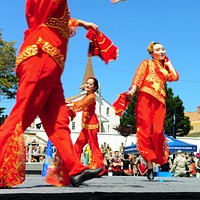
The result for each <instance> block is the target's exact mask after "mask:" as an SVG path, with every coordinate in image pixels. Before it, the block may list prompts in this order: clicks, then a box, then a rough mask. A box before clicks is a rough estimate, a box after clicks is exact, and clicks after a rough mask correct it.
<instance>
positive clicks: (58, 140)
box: [0, 0, 87, 187]
mask: <svg viewBox="0 0 200 200" xmlns="http://www.w3.org/2000/svg"><path fill="white" fill-rule="evenodd" d="M26 18H27V23H28V30H26V31H25V37H24V42H23V44H22V46H21V48H20V51H19V54H18V57H17V59H16V74H17V76H18V77H19V79H20V81H19V87H18V91H17V95H16V103H15V105H14V107H13V109H12V111H11V113H10V115H9V117H8V118H7V119H6V121H5V123H4V124H3V125H2V126H1V127H0V147H1V148H0V155H1V156H0V187H10V186H14V185H18V184H21V183H22V182H23V181H24V180H25V165H26V148H25V144H24V139H23V132H24V131H25V130H26V128H27V127H28V126H29V125H30V124H31V122H32V121H33V120H34V119H35V118H36V116H39V117H40V119H41V121H42V124H43V126H44V128H45V131H46V133H47V135H48V137H49V138H50V140H51V142H52V143H53V144H54V145H55V147H56V149H57V151H58V153H59V155H60V156H61V157H62V160H63V163H64V167H65V170H66V172H67V175H68V180H67V181H65V183H66V184H70V181H69V176H73V175H76V174H79V173H81V172H82V171H83V170H85V169H86V168H87V167H86V166H83V165H82V164H81V162H80V160H79V159H78V158H77V157H76V156H74V155H75V151H74V147H73V144H72V141H71V137H70V129H69V127H68V124H69V116H68V114H66V113H68V108H67V107H66V105H65V98H64V92H63V88H62V84H61V74H62V71H63V68H64V64H65V59H66V52H67V43H68V39H69V37H70V36H71V35H73V33H74V31H75V28H76V27H77V26H78V22H77V20H76V19H71V18H70V12H69V9H68V6H67V2H66V0H48V1H47V0H26Z"/></svg>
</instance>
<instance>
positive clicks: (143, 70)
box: [132, 60, 148, 88]
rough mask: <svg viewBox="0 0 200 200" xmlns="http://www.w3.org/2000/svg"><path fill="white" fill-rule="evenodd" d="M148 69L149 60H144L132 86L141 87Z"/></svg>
mask: <svg viewBox="0 0 200 200" xmlns="http://www.w3.org/2000/svg"><path fill="white" fill-rule="evenodd" d="M147 67H148V60H144V61H142V62H141V63H140V65H139V67H138V68H137V70H136V73H135V76H134V78H133V80H132V85H136V86H137V87H138V88H140V87H141V85H142V83H143V81H144V79H145V77H146V71H147Z"/></svg>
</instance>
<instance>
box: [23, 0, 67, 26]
mask: <svg viewBox="0 0 200 200" xmlns="http://www.w3.org/2000/svg"><path fill="white" fill-rule="evenodd" d="M63 2H66V0H26V18H27V23H28V26H29V28H31V29H35V28H36V27H37V26H38V25H39V24H42V23H44V22H45V21H46V19H47V18H48V17H50V16H51V15H52V13H53V12H54V11H55V10H56V9H57V7H58V6H59V4H61V3H63Z"/></svg>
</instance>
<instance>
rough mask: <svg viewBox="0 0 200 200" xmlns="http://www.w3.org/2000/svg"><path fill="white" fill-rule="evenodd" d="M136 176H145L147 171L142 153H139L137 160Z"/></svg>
mask: <svg viewBox="0 0 200 200" xmlns="http://www.w3.org/2000/svg"><path fill="white" fill-rule="evenodd" d="M137 169H138V176H146V174H147V171H148V166H147V162H146V161H145V160H144V158H143V157H142V155H139V157H138V160H137Z"/></svg>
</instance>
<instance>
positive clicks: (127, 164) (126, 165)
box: [122, 153, 132, 176]
mask: <svg viewBox="0 0 200 200" xmlns="http://www.w3.org/2000/svg"><path fill="white" fill-rule="evenodd" d="M122 162H123V170H122V176H131V175H132V169H131V161H130V160H129V154H127V153H125V154H124V159H123V160H122Z"/></svg>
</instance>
